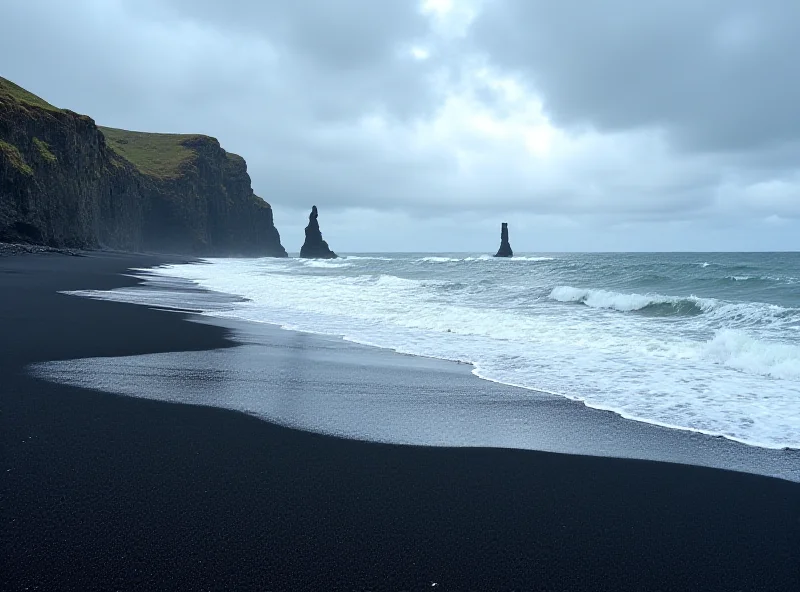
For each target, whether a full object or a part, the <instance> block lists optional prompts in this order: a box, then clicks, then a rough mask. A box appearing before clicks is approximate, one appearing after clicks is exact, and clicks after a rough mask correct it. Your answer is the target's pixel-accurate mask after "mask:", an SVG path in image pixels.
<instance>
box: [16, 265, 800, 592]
mask: <svg viewBox="0 0 800 592" xmlns="http://www.w3.org/2000/svg"><path fill="white" fill-rule="evenodd" d="M157 262H158V260H157V259H156V258H150V257H144V256H142V257H134V256H122V255H92V256H88V257H69V256H64V255H57V254H40V255H28V256H19V257H9V258H3V259H0V411H1V412H2V414H1V415H0V422H2V424H1V425H0V428H1V429H2V431H1V435H0V437H1V438H2V440H1V441H2V450H0V463H1V464H0V479H2V484H1V485H0V495H1V496H2V499H0V518H1V520H2V551H1V553H2V555H0V561H2V563H1V564H0V586H1V587H2V589H4V590H23V589H39V590H67V589H75V590H93V589H96V590H145V589H191V590H220V589H256V590H282V589H291V590H307V589H321V590H330V589H343V590H404V589H405V590H417V589H431V588H432V584H433V583H436V584H437V585H438V588H433V589H444V590H476V589H477V590H512V589H516V590H566V589H572V590H798V589H800V485H798V484H796V483H790V482H787V481H782V480H777V479H771V478H766V477H760V476H755V475H748V474H743V473H734V472H728V471H721V470H714V469H707V468H698V467H690V466H682V465H672V464H666V463H657V462H649V461H634V460H617V459H605V458H593V457H581V456H569V455H556V454H549V453H537V452H528V451H514V450H492V449H445V448H418V447H401V446H391V445H380V444H370V443H363V442H355V441H347V440H338V439H335V438H330V437H325V436H319V435H314V434H308V433H303V432H298V431H293V430H289V429H285V428H280V427H276V426H272V425H269V424H267V423H265V422H262V421H259V420H257V419H254V418H251V417H248V416H245V415H243V414H238V413H234V412H228V411H223V410H218V409H210V408H201V407H191V406H185V405H184V406H182V405H173V404H168V403H160V402H153V401H147V400H142V399H132V398H124V397H118V396H113V395H109V394H104V393H100V392H94V391H86V390H81V389H77V388H72V387H66V386H60V385H54V384H50V383H47V382H43V381H39V380H36V379H33V378H30V377H28V376H26V375H25V373H24V372H23V367H24V366H25V365H27V364H29V363H33V362H37V361H45V360H55V359H71V358H78V357H90V356H120V355H129V354H138V353H148V352H157V351H174V350H188V349H194V350H199V349H208V348H216V347H226V346H229V345H230V343H229V342H227V341H226V331H225V329H223V328H220V327H216V326H210V325H201V324H196V323H187V322H185V321H184V320H182V316H181V315H178V314H175V313H170V312H164V311H156V310H150V309H146V308H144V307H138V306H135V305H128V304H119V303H111V302H99V301H92V300H87V299H81V298H75V297H69V296H64V295H59V294H56V290H70V289H87V288H99V289H107V288H111V287H114V286H118V285H122V284H125V283H126V282H128V283H133V282H134V281H135V280H133V279H132V278H125V277H123V276H120V275H117V274H118V272H120V271H123V270H124V269H126V268H127V267H130V266H135V267H138V266H147V265H153V264H155V263H157Z"/></svg>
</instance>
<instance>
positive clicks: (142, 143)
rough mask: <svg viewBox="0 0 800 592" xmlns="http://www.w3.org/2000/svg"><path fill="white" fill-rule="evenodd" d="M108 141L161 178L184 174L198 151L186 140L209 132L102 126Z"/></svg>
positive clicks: (154, 175)
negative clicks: (144, 130) (151, 132)
mask: <svg viewBox="0 0 800 592" xmlns="http://www.w3.org/2000/svg"><path fill="white" fill-rule="evenodd" d="M100 131H101V132H103V135H104V136H105V137H106V144H107V145H108V147H109V148H111V149H112V150H113V151H114V152H116V153H117V154H119V155H120V156H122V157H123V158H125V159H126V160H128V161H130V162H131V164H133V165H134V166H135V167H136V168H137V169H139V171H141V172H142V173H144V174H145V175H150V176H152V177H158V178H161V179H174V178H176V177H180V176H181V174H182V171H183V167H184V165H185V164H186V163H188V162H190V161H191V160H192V159H193V158H194V156H195V152H194V150H192V149H191V148H190V147H188V146H187V145H186V144H187V143H190V142H193V141H197V140H202V139H203V138H205V137H206V136H201V135H192V134H149V133H145V132H129V131H127V130H120V129H114V128H110V127H101V128H100Z"/></svg>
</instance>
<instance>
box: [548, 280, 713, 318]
mask: <svg viewBox="0 0 800 592" xmlns="http://www.w3.org/2000/svg"><path fill="white" fill-rule="evenodd" d="M550 299H551V300H557V301H558V302H575V303H579V304H585V305H586V306H589V307H591V308H607V309H612V310H618V311H620V312H634V311H645V312H651V313H653V314H678V315H697V314H701V313H703V312H706V311H708V310H711V309H712V308H714V306H716V301H715V300H713V299H711V298H698V297H696V296H689V297H688V298H677V297H674V296H663V295H661V294H621V293H619V292H611V291H610V290H589V289H584V288H573V287H571V286H559V287H557V288H554V289H553V291H552V292H550Z"/></svg>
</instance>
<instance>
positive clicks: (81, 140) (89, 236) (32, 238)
mask: <svg viewBox="0 0 800 592" xmlns="http://www.w3.org/2000/svg"><path fill="white" fill-rule="evenodd" d="M0 241H6V242H18V241H21V242H29V243H36V244H44V245H49V246H53V247H78V248H97V247H106V248H114V249H123V250H134V251H164V252H174V253H191V254H196V255H242V256H258V255H261V256H282V257H285V256H286V251H285V250H284V248H283V247H282V246H281V243H280V236H279V235H278V231H277V230H276V229H275V226H274V224H273V219H272V209H271V208H270V206H269V204H267V203H266V202H265V201H264V200H262V199H261V198H259V197H258V196H256V195H255V194H254V193H253V190H252V188H251V186H250V176H249V175H248V174H247V167H246V164H245V161H244V159H242V158H241V157H240V156H237V155H235V154H229V153H227V152H225V150H223V149H222V148H221V147H220V145H219V142H217V140H215V139H214V138H210V137H207V136H182V135H171V134H146V133H138V132H127V131H124V130H114V129H109V128H98V127H97V126H96V125H95V123H94V121H92V119H91V118H89V117H87V116H85V115H79V114H77V113H73V112H72V111H67V110H61V109H56V108H55V107H53V106H52V105H49V104H48V103H46V102H44V101H43V100H41V99H39V98H38V97H36V96H34V95H31V94H29V93H27V92H26V91H24V90H23V89H21V88H19V87H17V86H16V85H13V83H10V82H9V81H6V80H4V79H3V78H0Z"/></svg>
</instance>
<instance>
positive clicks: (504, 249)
mask: <svg viewBox="0 0 800 592" xmlns="http://www.w3.org/2000/svg"><path fill="white" fill-rule="evenodd" d="M513 256H514V251H512V250H511V244H510V243H509V242H508V222H503V226H502V228H501V229H500V248H499V249H498V250H497V254H496V255H495V257H513Z"/></svg>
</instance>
